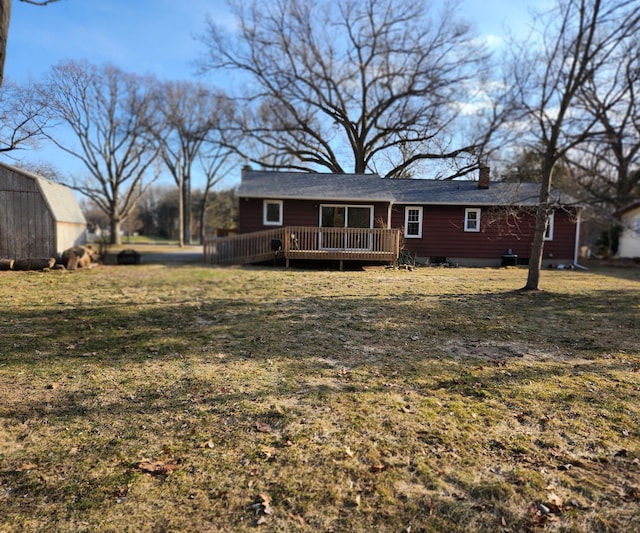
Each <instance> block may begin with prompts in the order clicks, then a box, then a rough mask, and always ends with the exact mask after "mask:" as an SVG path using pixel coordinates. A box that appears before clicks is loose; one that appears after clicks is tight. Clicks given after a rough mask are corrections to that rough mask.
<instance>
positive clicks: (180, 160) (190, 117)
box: [152, 81, 226, 246]
mask: <svg viewBox="0 0 640 533" xmlns="http://www.w3.org/2000/svg"><path fill="white" fill-rule="evenodd" d="M225 102H226V98H225V97H224V95H223V94H216V93H214V92H212V91H211V90H210V89H208V88H207V87H205V86H204V85H202V84H198V83H193V82H187V81H181V82H163V83H160V84H158V87H157V90H156V104H157V106H158V109H159V110H160V115H161V117H162V119H161V120H160V121H159V122H157V126H158V127H155V128H152V132H153V134H154V136H155V138H156V142H158V143H159V146H160V155H161V157H162V160H163V162H164V163H165V165H166V167H167V169H168V170H169V172H170V174H171V176H172V177H173V179H174V181H175V182H176V185H177V186H178V192H179V195H178V196H179V199H178V202H179V213H180V237H179V242H180V246H183V245H184V244H185V243H187V244H188V243H190V242H191V213H192V206H191V185H192V173H193V165H194V163H195V161H196V160H197V158H198V155H199V154H200V152H201V150H202V147H203V144H204V143H205V142H209V141H210V139H211V138H212V137H217V135H216V131H219V130H220V128H221V127H223V122H222V121H221V119H222V116H223V114H222V113H221V106H223V105H225Z"/></svg>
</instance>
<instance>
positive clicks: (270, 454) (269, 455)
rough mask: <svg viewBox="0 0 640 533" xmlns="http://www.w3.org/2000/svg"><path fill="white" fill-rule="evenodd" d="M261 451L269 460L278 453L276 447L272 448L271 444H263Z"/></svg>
mask: <svg viewBox="0 0 640 533" xmlns="http://www.w3.org/2000/svg"><path fill="white" fill-rule="evenodd" d="M261 451H262V453H263V454H264V457H265V459H266V460H267V461H268V460H269V459H271V458H273V457H274V456H275V455H276V449H275V448H272V447H271V446H263V447H262V448H261Z"/></svg>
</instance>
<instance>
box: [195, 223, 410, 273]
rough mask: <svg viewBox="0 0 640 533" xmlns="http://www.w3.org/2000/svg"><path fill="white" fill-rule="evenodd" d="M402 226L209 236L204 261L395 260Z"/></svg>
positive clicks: (291, 228)
mask: <svg viewBox="0 0 640 533" xmlns="http://www.w3.org/2000/svg"><path fill="white" fill-rule="evenodd" d="M399 247H400V229H382V228H317V227H301V226H287V227H284V228H278V229H273V230H266V231H259V232H255V233H244V234H240V235H233V236H229V237H206V238H205V241H204V261H205V263H211V264H247V263H258V262H262V261H268V260H269V259H273V258H277V257H284V258H285V259H286V263H287V266H288V264H289V259H332V260H339V261H340V262H341V264H342V261H344V260H356V261H381V262H387V261H388V262H392V263H394V264H395V263H396V262H397V259H398V254H399Z"/></svg>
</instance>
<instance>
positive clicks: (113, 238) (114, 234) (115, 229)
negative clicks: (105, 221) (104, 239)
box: [109, 216, 122, 244]
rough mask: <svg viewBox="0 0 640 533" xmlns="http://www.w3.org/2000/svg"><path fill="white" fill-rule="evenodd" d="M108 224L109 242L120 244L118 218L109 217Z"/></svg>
mask: <svg viewBox="0 0 640 533" xmlns="http://www.w3.org/2000/svg"><path fill="white" fill-rule="evenodd" d="M109 226H110V230H111V235H110V236H109V243H110V244H120V243H121V242H122V241H121V239H120V220H118V219H116V218H115V217H113V216H112V217H110V221H109Z"/></svg>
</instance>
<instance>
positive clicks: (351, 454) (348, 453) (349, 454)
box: [344, 446, 355, 457]
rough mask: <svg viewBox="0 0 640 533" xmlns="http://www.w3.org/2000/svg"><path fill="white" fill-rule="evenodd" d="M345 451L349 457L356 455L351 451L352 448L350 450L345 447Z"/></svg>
mask: <svg viewBox="0 0 640 533" xmlns="http://www.w3.org/2000/svg"><path fill="white" fill-rule="evenodd" d="M344 451H345V453H346V454H347V455H348V456H349V457H353V456H354V455H355V454H354V453H353V452H352V451H351V448H349V446H345V447H344Z"/></svg>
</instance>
